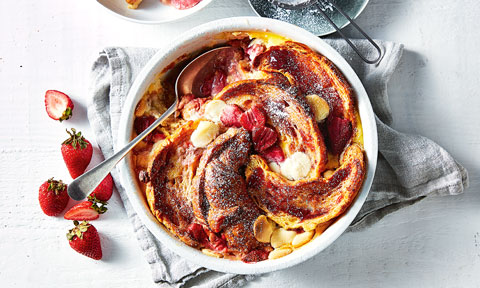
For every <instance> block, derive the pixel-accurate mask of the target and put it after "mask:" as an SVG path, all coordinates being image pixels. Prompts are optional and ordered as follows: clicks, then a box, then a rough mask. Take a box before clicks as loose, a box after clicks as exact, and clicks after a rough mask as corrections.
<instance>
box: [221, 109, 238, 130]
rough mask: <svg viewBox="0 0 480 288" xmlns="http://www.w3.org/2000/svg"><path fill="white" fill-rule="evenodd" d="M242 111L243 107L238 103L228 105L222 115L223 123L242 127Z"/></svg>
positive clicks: (228, 125)
mask: <svg viewBox="0 0 480 288" xmlns="http://www.w3.org/2000/svg"><path fill="white" fill-rule="evenodd" d="M242 113H243V111H242V109H241V108H240V107H238V106H237V105H235V104H234V105H227V107H225V108H223V111H222V115H220V121H222V123H223V125H225V126H227V127H231V126H235V127H242V124H241V123H240V116H242Z"/></svg>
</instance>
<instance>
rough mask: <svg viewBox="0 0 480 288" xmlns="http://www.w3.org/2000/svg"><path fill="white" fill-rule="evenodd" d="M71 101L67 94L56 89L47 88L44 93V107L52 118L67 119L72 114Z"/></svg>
mask: <svg viewBox="0 0 480 288" xmlns="http://www.w3.org/2000/svg"><path fill="white" fill-rule="evenodd" d="M73 107H74V105H73V101H72V99H70V97H68V95H67V94H65V93H62V92H60V91H57V90H48V91H47V92H46V93H45V109H46V110H47V114H48V116H49V117H50V118H52V119H54V120H60V122H61V121H63V120H67V119H69V118H70V117H71V116H72V111H73Z"/></svg>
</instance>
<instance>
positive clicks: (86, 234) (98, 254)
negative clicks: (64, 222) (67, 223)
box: [67, 221, 102, 260]
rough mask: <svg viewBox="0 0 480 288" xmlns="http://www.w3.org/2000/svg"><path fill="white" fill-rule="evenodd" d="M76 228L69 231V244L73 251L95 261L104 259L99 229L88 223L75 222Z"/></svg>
mask: <svg viewBox="0 0 480 288" xmlns="http://www.w3.org/2000/svg"><path fill="white" fill-rule="evenodd" d="M73 224H74V225H75V227H74V228H73V229H71V230H69V231H68V233H67V239H68V244H70V247H72V248H73V250H75V251H77V252H78V253H80V254H82V255H85V256H87V257H90V258H93V259H95V260H100V259H102V245H101V244H100V236H99V235H98V232H97V229H96V228H95V227H94V226H93V225H92V224H90V223H88V221H83V222H82V223H78V221H73Z"/></svg>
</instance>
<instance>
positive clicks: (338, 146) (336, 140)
mask: <svg viewBox="0 0 480 288" xmlns="http://www.w3.org/2000/svg"><path fill="white" fill-rule="evenodd" d="M327 131H328V139H329V146H330V149H331V151H332V152H333V153H334V154H340V153H342V151H343V149H344V148H345V146H346V145H347V144H348V142H349V141H350V139H351V138H352V134H353V130H352V124H351V123H350V121H348V120H346V119H342V118H340V117H336V116H330V117H328V120H327Z"/></svg>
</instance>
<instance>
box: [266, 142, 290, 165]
mask: <svg viewBox="0 0 480 288" xmlns="http://www.w3.org/2000/svg"><path fill="white" fill-rule="evenodd" d="M262 156H263V157H264V158H265V159H266V160H267V161H268V162H276V163H282V162H283V161H285V154H284V153H283V150H282V148H280V146H278V145H274V146H272V147H270V148H268V149H266V150H265V151H263V152H262Z"/></svg>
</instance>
